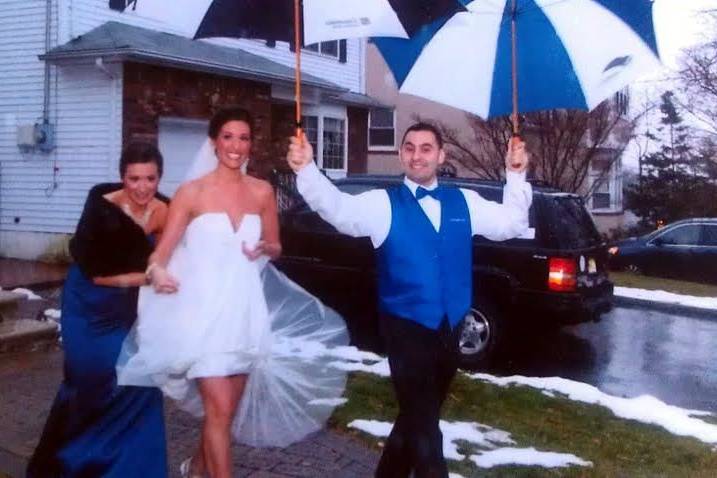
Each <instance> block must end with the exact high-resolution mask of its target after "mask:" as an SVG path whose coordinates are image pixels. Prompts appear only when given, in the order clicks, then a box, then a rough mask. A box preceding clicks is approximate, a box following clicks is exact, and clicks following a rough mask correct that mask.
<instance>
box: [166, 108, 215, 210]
mask: <svg viewBox="0 0 717 478" xmlns="http://www.w3.org/2000/svg"><path fill="white" fill-rule="evenodd" d="M208 124H209V122H208V121H203V120H188V119H183V118H160V119H159V150H160V151H161V152H162V156H163V157H164V176H163V177H162V182H161V183H160V185H159V190H160V191H161V192H162V193H164V194H166V195H167V196H169V197H172V195H173V194H174V192H175V191H176V190H177V188H178V187H179V185H180V184H181V183H182V181H183V180H184V176H185V174H186V173H187V170H188V169H189V166H190V165H191V164H192V161H193V160H194V156H195V155H196V154H197V152H199V148H201V147H202V144H204V141H205V140H206V139H207V127H208Z"/></svg>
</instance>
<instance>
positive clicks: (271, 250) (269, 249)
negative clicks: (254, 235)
mask: <svg viewBox="0 0 717 478" xmlns="http://www.w3.org/2000/svg"><path fill="white" fill-rule="evenodd" d="M241 250H242V252H243V253H244V255H245V256H247V257H248V258H249V260H250V261H255V260H257V259H258V258H260V257H261V256H269V259H276V258H277V257H279V256H280V255H281V245H280V244H278V243H274V242H267V241H259V242H257V243H256V245H255V246H254V248H253V249H250V248H249V247H247V245H246V242H242V244H241Z"/></svg>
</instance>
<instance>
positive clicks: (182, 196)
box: [172, 178, 204, 203]
mask: <svg viewBox="0 0 717 478" xmlns="http://www.w3.org/2000/svg"><path fill="white" fill-rule="evenodd" d="M202 189H204V178H199V179H194V180H192V181H187V182H186V183H182V184H181V185H180V186H179V188H177V192H175V193H174V196H173V197H172V203H174V202H181V203H184V202H193V201H194V200H195V199H197V197H198V196H199V195H200V194H201V192H202Z"/></svg>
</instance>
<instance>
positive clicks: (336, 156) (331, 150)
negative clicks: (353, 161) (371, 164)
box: [322, 118, 346, 169]
mask: <svg viewBox="0 0 717 478" xmlns="http://www.w3.org/2000/svg"><path fill="white" fill-rule="evenodd" d="M345 128H346V121H344V120H342V119H336V118H324V148H323V155H322V156H323V158H324V163H323V167H324V168H325V169H346V167H345V162H344V157H345V156H346V147H345V145H346V133H345V132H344V131H345Z"/></svg>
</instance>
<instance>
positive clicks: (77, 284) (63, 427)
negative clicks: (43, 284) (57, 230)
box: [27, 143, 167, 478]
mask: <svg viewBox="0 0 717 478" xmlns="http://www.w3.org/2000/svg"><path fill="white" fill-rule="evenodd" d="M119 169H120V177H121V179H122V183H120V184H99V185H97V186H95V187H93V188H92V190H91V191H90V193H89V196H88V198H87V201H86V203H85V207H84V211H83V212H82V217H81V218H80V222H79V224H78V226H77V231H76V233H75V235H74V237H73V238H72V240H71V242H70V252H71V254H72V257H73V258H74V260H75V264H74V265H73V266H72V267H71V268H70V270H69V272H68V275H67V279H66V281H65V286H64V290H63V296H62V342H63V347H64V353H65V363H64V370H65V373H64V381H63V383H62V385H61V386H60V390H59V392H58V394H57V397H56V398H55V402H54V404H53V406H52V409H51V411H50V416H49V417H48V419H47V423H46V424H45V429H44V431H43V434H42V438H41V439H40V443H39V444H38V446H37V449H36V450H35V453H34V454H33V456H32V458H31V459H30V464H29V465H28V470H27V477H28V478H79V477H83V478H85V477H87V478H89V477H92V478H99V477H103V478H130V477H141V476H146V477H153V478H155V477H157V478H161V477H166V476H167V458H166V443H165V432H164V416H163V415H164V414H163V405H162V394H161V392H160V391H159V390H157V389H153V388H141V387H118V386H117V381H116V375H115V363H116V360H117V356H118V354H119V351H120V348H121V346H122V343H123V341H124V339H125V337H126V335H127V333H128V332H129V330H130V328H131V327H132V324H133V323H134V321H135V318H136V313H137V312H136V311H137V292H138V287H139V286H141V285H144V284H145V282H146V277H145V273H144V270H145V269H146V268H147V258H148V257H149V255H150V254H151V253H152V250H153V247H154V243H155V241H156V240H157V239H158V236H159V235H160V234H161V233H162V230H163V228H164V223H165V220H166V215H167V205H166V198H164V197H163V196H161V195H159V194H158V192H157V186H158V184H159V179H160V177H161V176H162V155H161V154H160V152H159V150H158V149H157V148H156V147H154V146H151V145H149V144H142V143H136V144H131V145H129V146H128V147H127V148H126V149H125V150H124V151H123V153H122V157H121V158H120V167H119Z"/></svg>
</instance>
